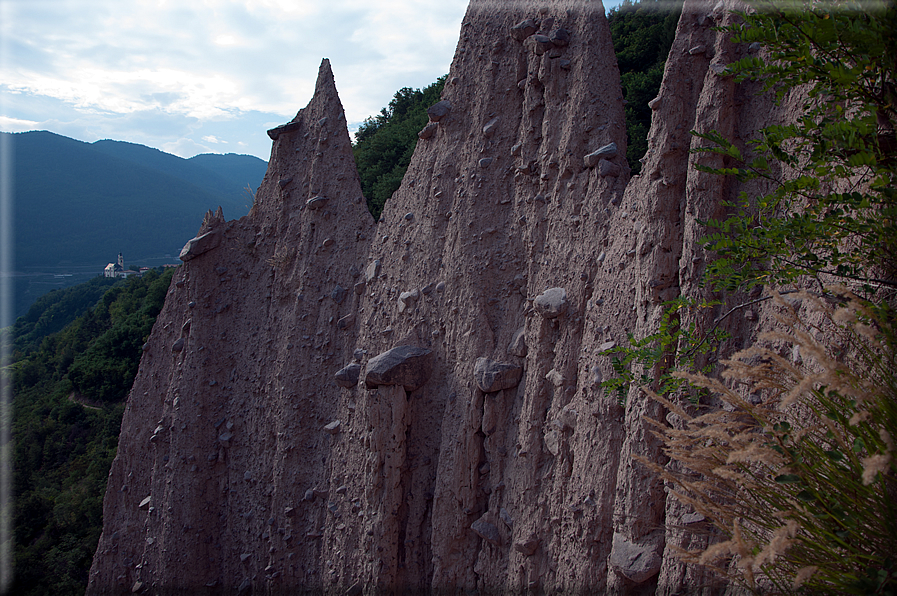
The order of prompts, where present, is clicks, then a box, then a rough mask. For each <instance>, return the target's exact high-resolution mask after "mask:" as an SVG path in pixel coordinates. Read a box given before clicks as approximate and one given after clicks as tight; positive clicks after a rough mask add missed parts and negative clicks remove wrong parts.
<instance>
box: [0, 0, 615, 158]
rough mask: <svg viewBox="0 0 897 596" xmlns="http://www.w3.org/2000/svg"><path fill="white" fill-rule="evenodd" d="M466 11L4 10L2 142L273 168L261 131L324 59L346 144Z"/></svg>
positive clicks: (284, 112) (371, 2)
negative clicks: (209, 157) (221, 159)
mask: <svg viewBox="0 0 897 596" xmlns="http://www.w3.org/2000/svg"><path fill="white" fill-rule="evenodd" d="M618 3H619V0H614V1H611V2H605V8H610V7H611V6H613V5H616V4H618ZM467 4H468V0H328V1H321V0H240V1H232V0H0V130H2V131H5V132H25V131H28V130H49V131H51V132H55V133H58V134H61V135H65V136H68V137H72V138H75V139H78V140H81V141H86V142H93V141H96V140H100V139H114V140H119V141H129V142H132V143H140V144H143V145H148V146H150V147H155V148H157V149H161V150H163V151H166V152H168V153H173V154H175V155H179V156H181V157H192V156H193V155H196V154H199V153H243V154H249V155H255V156H257V157H260V158H261V159H264V160H267V159H268V156H269V154H270V151H271V140H270V139H269V138H268V136H267V134H266V131H267V130H268V129H269V128H272V127H274V126H277V125H279V124H283V123H285V122H288V121H289V120H291V119H292V118H293V117H294V116H295V115H296V112H298V111H299V110H300V109H301V108H302V107H304V106H305V105H306V104H307V103H308V101H309V99H311V96H312V93H313V91H314V83H315V79H316V77H317V73H318V66H319V65H320V63H321V59H322V58H329V59H330V63H331V66H332V68H333V73H334V77H335V79H336V86H337V90H338V91H339V94H340V99H341V100H342V103H343V107H344V109H345V112H346V119H347V121H348V124H349V130H350V133H351V132H354V131H355V129H356V128H357V127H358V125H359V124H361V122H363V121H364V119H365V118H367V117H369V116H373V115H376V114H377V113H379V112H380V110H381V109H382V108H383V107H384V106H386V105H387V104H388V103H389V101H390V99H392V97H393V95H394V94H395V92H396V91H397V90H399V89H400V88H402V87H412V88H422V87H425V86H427V85H429V84H430V83H432V82H434V81H435V80H436V79H437V77H439V76H441V75H443V74H446V73H447V72H448V70H449V65H450V64H451V60H452V56H453V55H454V51H455V45H456V44H457V41H458V35H459V32H460V29H461V20H462V18H463V16H464V12H465V10H466V8H467Z"/></svg>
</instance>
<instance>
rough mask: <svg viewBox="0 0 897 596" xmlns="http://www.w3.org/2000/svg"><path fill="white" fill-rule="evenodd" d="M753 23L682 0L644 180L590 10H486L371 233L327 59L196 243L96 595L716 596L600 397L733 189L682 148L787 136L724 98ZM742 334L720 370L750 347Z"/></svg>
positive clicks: (645, 404)
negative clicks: (253, 195)
mask: <svg viewBox="0 0 897 596" xmlns="http://www.w3.org/2000/svg"><path fill="white" fill-rule="evenodd" d="M734 7H735V5H734V4H733V3H731V2H719V3H718V4H716V5H715V6H714V5H710V4H707V3H706V2H692V1H691V0H688V1H686V3H685V7H684V9H683V12H682V17H681V20H680V22H679V25H678V29H677V33H676V38H675V42H674V44H673V48H672V51H671V53H670V56H669V59H668V61H667V66H666V73H665V77H664V81H663V84H662V87H661V91H660V94H659V96H658V98H657V99H656V100H654V101H653V102H652V104H651V105H652V109H653V110H654V117H653V122H652V127H651V132H650V135H649V151H648V153H647V155H646V156H645V157H644V159H643V164H644V165H643V168H642V174H641V175H640V176H636V177H632V178H631V179H630V169H629V166H628V164H627V162H626V160H625V154H626V132H625V126H624V112H623V105H624V104H623V98H622V94H621V90H620V83H619V73H618V69H617V66H616V59H615V57H614V52H613V47H612V44H611V39H610V32H609V29H608V24H607V21H606V19H605V16H604V8H603V6H602V5H601V3H600V2H598V1H585V0H548V1H538V2H496V1H486V0H473V2H472V3H471V4H470V7H469V9H468V11H467V14H466V16H465V17H464V21H463V24H462V27H461V38H460V40H459V43H458V46H457V50H456V53H455V57H454V61H453V63H452V66H451V70H450V72H449V74H448V79H447V83H446V86H445V90H444V92H443V96H442V101H440V102H439V103H438V104H437V105H435V106H433V108H431V110H430V120H431V122H430V123H429V124H428V125H427V126H426V127H425V128H424V129H423V130H422V131H421V133H420V135H419V136H420V141H419V142H418V144H417V148H416V151H415V153H414V157H413V159H412V162H411V165H410V167H409V168H408V171H407V174H406V175H405V178H404V180H403V182H402V185H401V187H400V189H399V190H398V191H397V192H396V193H395V195H394V196H393V197H392V199H391V200H390V201H389V202H388V203H387V205H386V209H385V211H384V213H383V216H382V218H381V220H380V221H379V222H375V221H374V220H373V218H372V217H371V215H370V213H369V212H368V211H367V210H366V208H365V201H364V199H363V197H362V193H361V190H360V187H359V182H358V175H357V172H356V169H355V164H354V161H353V158H352V153H351V144H350V139H349V134H348V132H347V128H346V120H345V116H344V113H343V110H342V106H341V104H340V100H339V97H338V95H337V90H336V85H335V82H334V77H333V74H332V72H331V65H330V63H329V62H328V61H327V60H324V61H323V63H322V64H321V68H320V72H319V75H318V80H317V86H316V89H315V93H314V96H313V97H312V99H311V101H310V102H309V104H308V106H306V107H305V108H304V109H302V110H301V111H300V112H299V113H298V114H297V116H296V117H295V118H294V119H293V120H292V121H291V122H289V123H287V124H285V125H283V126H280V127H277V128H275V129H272V130H271V131H270V132H269V135H270V136H271V138H272V140H273V147H272V151H271V158H270V161H269V168H268V172H267V175H266V176H265V179H264V181H263V183H262V185H261V187H260V188H259V190H258V193H257V200H256V203H255V205H254V207H253V208H252V210H251V212H250V213H249V215H247V216H246V217H244V218H242V219H240V220H236V221H225V219H224V216H223V214H222V213H221V212H220V211H219V212H218V213H209V214H208V215H207V216H206V218H205V220H204V221H203V222H202V226H201V228H200V230H199V232H198V234H197V237H196V238H194V239H193V240H191V241H190V242H188V243H187V245H186V246H185V249H184V251H183V253H182V257H181V258H182V259H183V261H184V265H183V266H182V267H181V268H180V269H179V270H178V271H177V272H176V274H175V276H174V279H173V281H172V285H171V288H170V290H169V294H168V297H167V299H166V302H165V307H164V309H163V311H162V313H161V314H160V316H159V318H158V320H157V323H156V326H155V328H154V330H153V332H152V335H151V337H150V338H149V341H148V342H147V344H146V346H145V351H144V356H143V359H142V361H141V366H140V372H139V374H138V376H137V379H136V381H135V383H134V387H133V389H132V392H131V395H130V397H129V400H128V405H127V410H126V412H125V416H124V421H123V423H122V432H121V438H120V442H119V448H118V455H117V457H116V459H115V461H114V463H113V466H112V470H111V473H110V476H109V484H108V488H107V493H106V497H105V502H104V528H103V534H102V536H101V538H100V542H99V546H98V548H97V552H96V555H95V558H94V562H93V566H92V568H91V572H90V584H89V588H88V593H90V594H113V593H116V594H117V593H123V592H131V591H133V592H147V593H156V592H160V593H161V592H162V591H165V590H168V591H171V592H175V593H176V592H180V593H190V594H194V593H203V592H204V591H205V592H207V593H241V594H243V593H245V594H248V593H258V594H286V593H289V594H296V593H304V592H308V593H319V592H321V591H322V590H323V591H327V592H328V593H331V592H332V593H350V594H361V593H368V594H372V593H380V592H396V593H399V592H403V591H409V590H412V591H424V592H426V591H433V592H438V593H442V592H447V593H452V592H456V591H457V592H461V591H464V590H466V591H467V593H473V591H479V593H502V592H513V591H525V590H527V589H538V590H541V591H544V592H546V593H558V592H561V591H564V592H570V591H573V592H576V593H586V592H587V593H596V594H598V593H619V594H624V593H625V594H630V593H631V594H652V593H658V594H660V593H663V594H672V593H675V592H677V591H681V590H689V593H697V592H695V589H696V586H704V588H703V589H706V590H710V589H711V587H712V580H711V579H710V578H707V577H703V576H698V575H694V573H695V572H694V571H691V570H688V569H686V568H684V567H683V566H682V565H681V564H680V563H679V562H678V561H677V559H676V558H675V556H673V554H672V552H673V550H674V548H675V547H684V548H693V547H695V546H696V545H695V544H691V543H689V540H691V538H688V537H687V536H685V535H684V534H683V533H682V532H681V531H678V530H676V529H675V528H681V527H686V526H688V525H689V524H692V523H698V522H700V520H697V519H695V518H694V516H693V515H691V516H690V515H689V514H688V512H687V510H685V509H684V508H683V507H682V506H680V505H679V504H678V503H677V502H676V501H675V500H674V499H673V498H672V497H670V496H669V495H668V494H667V493H666V492H665V490H664V486H663V484H662V482H660V481H658V480H657V479H656V478H655V477H653V476H652V475H651V474H649V473H648V471H647V470H646V469H645V468H643V467H642V466H640V465H638V464H637V463H636V462H635V461H633V459H632V456H633V455H641V456H644V457H647V458H650V459H653V460H655V461H663V456H662V454H661V452H660V449H659V445H658V444H657V442H656V441H655V440H654V439H653V438H652V436H651V435H650V434H649V432H648V426H647V425H646V423H645V422H644V420H643V416H645V415H650V416H655V417H656V416H660V415H662V412H660V411H659V410H658V409H657V407H656V406H655V405H653V403H652V402H651V401H650V400H649V399H648V398H647V397H646V396H645V395H644V394H642V393H641V392H640V391H639V390H637V389H635V388H633V389H632V390H631V391H630V392H629V395H628V396H627V399H626V400H625V402H621V401H620V400H618V398H617V396H616V395H610V394H608V393H607V392H605V391H603V390H602V389H601V387H600V382H601V380H602V379H606V378H608V377H610V376H611V375H612V374H613V372H612V368H611V360H610V357H609V355H610V354H611V353H613V350H614V348H615V347H616V346H618V345H622V344H623V343H625V342H626V341H627V339H626V338H627V335H628V334H632V335H634V336H635V337H644V336H645V335H647V334H649V333H651V332H653V331H654V330H655V329H656V327H657V325H658V323H659V320H660V317H661V314H662V312H663V306H662V303H663V302H664V301H666V300H669V299H672V298H674V297H676V296H677V295H679V294H680V293H682V292H684V291H693V290H694V289H695V284H696V282H697V279H698V275H699V273H700V271H701V267H703V253H702V249H701V246H700V243H699V242H698V239H699V238H700V235H701V233H702V232H701V228H700V226H699V225H698V223H697V220H698V219H705V218H708V217H711V216H713V215H714V214H719V213H721V209H722V206H721V204H722V201H724V200H726V199H727V198H731V197H733V196H734V195H735V194H736V193H737V192H738V191H739V190H740V189H739V188H737V187H735V186H733V185H732V184H724V183H723V181H721V180H719V179H716V178H714V177H713V176H710V175H707V174H703V173H701V172H698V171H697V170H695V169H694V167H693V166H692V163H691V162H692V161H693V160H694V159H695V157H694V155H690V154H689V152H688V150H689V147H690V146H691V145H692V144H693V143H694V142H695V140H694V139H693V138H692V137H691V135H690V134H689V131H691V130H699V131H704V130H709V129H716V130H719V131H721V132H723V133H724V134H729V135H733V136H738V135H748V134H750V133H751V131H753V130H756V129H757V128H758V127H760V126H762V125H764V124H766V123H768V122H770V121H771V119H773V118H784V117H787V114H786V113H784V112H783V111H781V110H779V111H777V110H776V109H775V108H774V107H773V106H772V105H771V104H770V102H769V100H768V99H767V98H763V97H759V96H757V95H756V94H755V90H754V89H752V88H750V87H749V86H746V85H736V83H735V82H733V81H732V80H731V78H728V77H726V76H725V73H724V71H723V68H722V66H723V65H725V64H726V63H728V62H731V61H733V60H735V59H737V58H739V57H741V56H743V55H745V53H746V52H748V51H749V49H748V48H744V47H740V46H735V45H733V44H731V42H729V41H728V40H727V39H726V38H725V37H724V36H723V34H721V33H719V32H718V31H716V30H714V27H715V26H718V25H721V24H724V23H726V22H728V20H729V19H731V18H732V17H731V16H730V14H729V10H730V9H732V8H734ZM337 66H338V65H337ZM702 159H706V158H702ZM724 325H726V326H727V329H728V331H729V332H730V333H731V334H732V336H733V340H732V341H731V345H729V346H727V349H729V350H735V349H739V348H740V347H742V345H744V344H745V343H748V342H749V341H750V340H751V338H752V336H753V334H754V333H755V332H756V330H755V329H753V327H752V322H751V321H749V320H748V319H747V318H746V317H742V316H739V317H732V318H730V319H729V320H727V321H726V322H725V323H724ZM697 546H700V545H697Z"/></svg>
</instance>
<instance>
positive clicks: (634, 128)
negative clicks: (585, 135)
mask: <svg viewBox="0 0 897 596" xmlns="http://www.w3.org/2000/svg"><path fill="white" fill-rule="evenodd" d="M681 11H682V2H673V3H670V2H663V1H661V0H642V1H640V2H636V3H633V2H632V1H631V0H624V1H623V3H622V4H621V5H620V6H618V7H614V8H612V9H611V10H610V12H609V13H608V15H607V21H608V24H609V25H610V33H611V38H612V39H613V44H614V52H615V53H616V55H617V65H618V66H619V68H620V84H621V85H622V87H623V97H624V98H625V100H626V108H625V110H626V132H627V136H628V139H629V140H628V145H627V149H626V159H627V161H628V162H629V167H630V168H632V173H633V174H638V173H639V172H640V171H641V168H642V164H641V162H640V161H639V159H641V157H642V156H643V155H645V153H646V152H647V151H648V130H649V129H650V128H651V108H649V107H648V102H649V101H651V100H652V99H654V98H655V97H657V93H658V91H659V90H660V83H661V80H662V79H663V69H664V66H665V65H666V59H667V55H668V54H669V53H670V48H671V47H672V45H673V38H674V37H675V36H676V24H677V23H678V22H679V15H680V13H681Z"/></svg>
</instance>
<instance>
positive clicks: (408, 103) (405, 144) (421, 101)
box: [352, 76, 446, 218]
mask: <svg viewBox="0 0 897 596" xmlns="http://www.w3.org/2000/svg"><path fill="white" fill-rule="evenodd" d="M445 78H446V77H444V76H443V77H440V78H439V79H438V80H437V81H436V82H435V83H433V84H431V85H429V86H428V87H426V88H424V89H411V88H410V87H404V88H402V89H400V90H399V91H397V92H396V94H395V97H393V99H392V101H390V102H389V107H386V108H383V109H382V110H381V111H380V114H378V115H377V116H374V117H371V118H368V119H367V120H365V121H364V123H363V124H362V125H361V126H360V127H359V129H358V132H356V133H355V144H354V146H353V148H352V152H353V153H354V155H355V164H356V165H357V167H358V176H359V178H360V180H361V191H362V193H363V194H364V196H365V198H366V199H367V205H368V209H369V210H370V212H371V214H373V216H374V217H375V218H379V217H380V213H382V212H383V205H384V204H385V203H386V201H387V199H389V198H390V197H391V196H392V194H393V193H394V192H395V191H396V190H398V188H399V185H400V184H401V182H402V178H403V177H404V176H405V171H406V170H407V169H408V164H409V163H411V156H412V154H413V153H414V148H415V147H416V146H417V140H418V139H417V133H418V132H420V130H421V129H422V128H423V127H424V126H425V125H426V124H427V120H428V118H427V108H429V107H430V106H431V105H433V104H434V103H436V102H438V101H439V97H440V95H442V88H443V87H444V86H445Z"/></svg>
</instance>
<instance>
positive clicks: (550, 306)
mask: <svg viewBox="0 0 897 596" xmlns="http://www.w3.org/2000/svg"><path fill="white" fill-rule="evenodd" d="M569 306H570V303H569V302H568V301H567V291H566V290H564V288H549V289H547V290H545V291H544V292H542V293H541V294H539V295H538V296H537V297H536V299H535V300H533V308H535V309H536V311H537V312H538V313H539V314H540V315H542V316H543V317H545V318H546V319H554V318H557V317H559V316H561V315H562V314H564V313H565V312H567V308H568V307H569Z"/></svg>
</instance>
